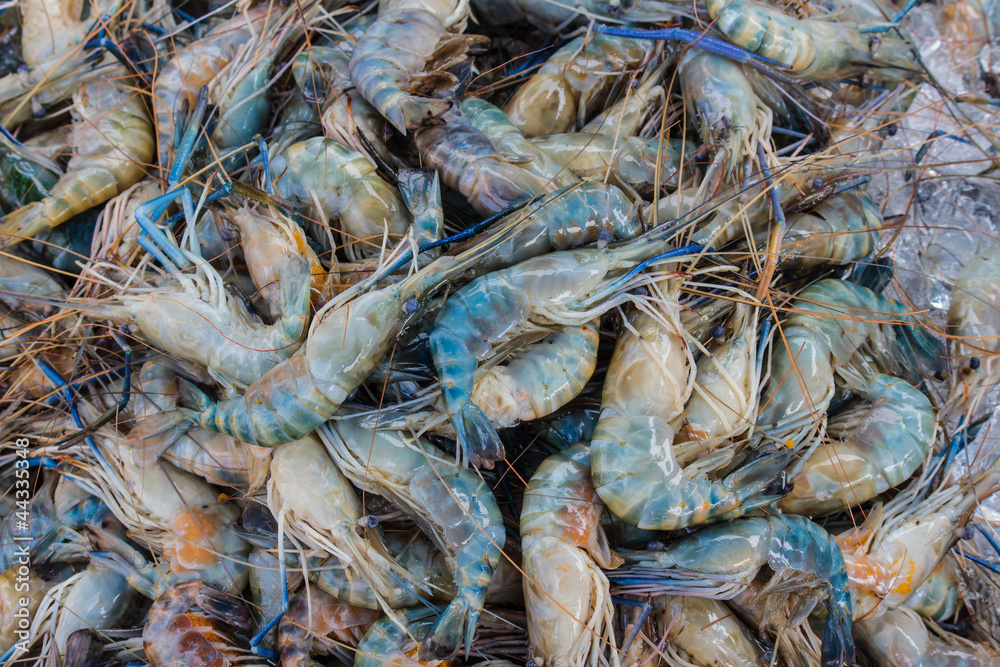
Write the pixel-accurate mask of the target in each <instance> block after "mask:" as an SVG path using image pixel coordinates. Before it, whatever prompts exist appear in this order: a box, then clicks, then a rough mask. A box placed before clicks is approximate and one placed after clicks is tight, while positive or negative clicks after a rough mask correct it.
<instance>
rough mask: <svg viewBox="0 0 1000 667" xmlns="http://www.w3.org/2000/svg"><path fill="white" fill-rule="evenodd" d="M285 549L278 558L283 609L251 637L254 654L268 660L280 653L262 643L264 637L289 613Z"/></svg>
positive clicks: (274, 658)
mask: <svg viewBox="0 0 1000 667" xmlns="http://www.w3.org/2000/svg"><path fill="white" fill-rule="evenodd" d="M283 556H284V549H280V550H279V558H278V569H279V571H280V572H281V611H279V612H278V613H277V614H275V616H274V618H272V619H271V620H270V621H268V623H267V624H266V625H265V626H264V627H263V628H261V629H260V632H258V633H257V634H255V635H254V636H253V637H252V638H251V639H250V650H251V652H253V654H254V655H259V656H261V657H262V658H266V659H267V660H277V659H278V654H277V653H275V652H274V651H272V650H271V649H269V648H266V647H263V646H261V645H260V643H261V642H262V641H264V638H265V637H267V635H268V633H269V632H271V630H273V629H274V628H275V627H276V626H277V625H278V622H279V621H280V620H281V618H282V617H283V616H284V615H285V614H287V613H288V566H287V564H286V563H285V558H284V557H283Z"/></svg>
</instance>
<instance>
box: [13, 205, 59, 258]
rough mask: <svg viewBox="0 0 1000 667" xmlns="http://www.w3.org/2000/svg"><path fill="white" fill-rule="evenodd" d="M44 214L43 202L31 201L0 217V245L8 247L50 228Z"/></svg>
mask: <svg viewBox="0 0 1000 667" xmlns="http://www.w3.org/2000/svg"><path fill="white" fill-rule="evenodd" d="M52 227H55V225H53V224H51V223H50V222H49V220H48V218H47V217H46V216H45V204H43V203H42V202H33V203H31V204H28V205H27V206H22V207H21V208H19V209H17V210H16V211H13V212H11V213H10V214H9V215H6V216H4V217H3V218H0V247H3V248H9V247H11V246H14V245H17V244H18V243H20V242H21V241H26V240H29V239H33V238H35V236H37V235H38V234H41V233H42V232H44V231H45V230H47V229H52Z"/></svg>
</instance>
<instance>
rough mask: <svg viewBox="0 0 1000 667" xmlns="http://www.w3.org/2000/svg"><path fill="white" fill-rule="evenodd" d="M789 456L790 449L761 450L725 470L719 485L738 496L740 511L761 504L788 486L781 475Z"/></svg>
mask: <svg viewBox="0 0 1000 667" xmlns="http://www.w3.org/2000/svg"><path fill="white" fill-rule="evenodd" d="M791 459H792V450H790V449H784V450H780V451H777V452H774V453H773V454H765V455H764V456H761V457H760V458H757V459H755V460H753V461H751V462H750V463H747V464H746V465H744V466H743V467H741V468H737V469H736V470H734V471H733V472H731V473H729V475H728V476H727V477H726V478H725V480H723V482H722V486H723V488H725V489H726V490H727V491H729V492H731V493H733V494H734V495H736V496H737V497H738V498H739V499H740V507H741V510H742V512H741V513H744V512H749V511H750V510H753V509H757V508H759V507H764V506H766V505H769V504H771V503H773V502H774V501H775V500H778V499H780V498H782V497H784V496H785V495H787V494H788V492H789V491H791V490H792V487H791V485H790V484H789V483H788V480H787V478H786V476H785V469H786V468H787V467H788V464H789V463H790V462H791ZM733 518H735V517H733Z"/></svg>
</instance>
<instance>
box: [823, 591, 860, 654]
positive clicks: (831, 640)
mask: <svg viewBox="0 0 1000 667" xmlns="http://www.w3.org/2000/svg"><path fill="white" fill-rule="evenodd" d="M827 609H828V610H829V613H828V615H827V617H826V625H825V627H824V628H823V649H822V652H821V654H820V662H821V664H822V665H823V667H840V665H853V664H854V639H853V638H852V637H851V614H850V612H849V610H848V611H847V612H846V613H845V610H844V609H843V608H841V606H840V605H837V604H833V603H831V602H830V601H828V602H827Z"/></svg>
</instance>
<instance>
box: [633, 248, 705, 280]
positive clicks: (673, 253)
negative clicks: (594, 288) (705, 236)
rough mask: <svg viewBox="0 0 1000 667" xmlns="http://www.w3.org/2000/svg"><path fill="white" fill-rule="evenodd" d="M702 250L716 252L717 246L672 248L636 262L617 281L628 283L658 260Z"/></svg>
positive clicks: (694, 253)
mask: <svg viewBox="0 0 1000 667" xmlns="http://www.w3.org/2000/svg"><path fill="white" fill-rule="evenodd" d="M700 252H706V253H712V252H715V248H712V247H710V246H704V245H689V246H684V247H683V248H677V249H676V250H671V251H669V252H665V253H662V254H659V255H657V256H656V257H650V258H649V259H646V260H643V261H641V262H639V263H638V264H636V265H635V266H634V267H632V269H631V270H630V271H629V272H628V273H626V274H625V275H624V276H622V277H621V278H619V279H618V280H616V281H615V282H616V283H619V284H620V283H626V282H628V281H629V280H631V279H632V278H634V277H635V276H636V275H638V274H639V273H641V272H643V271H645V270H646V269H647V268H648V267H649V266H651V265H653V264H656V263H657V262H662V261H664V260H667V259H675V258H677V257H683V256H685V255H697V254H698V253H700Z"/></svg>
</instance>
